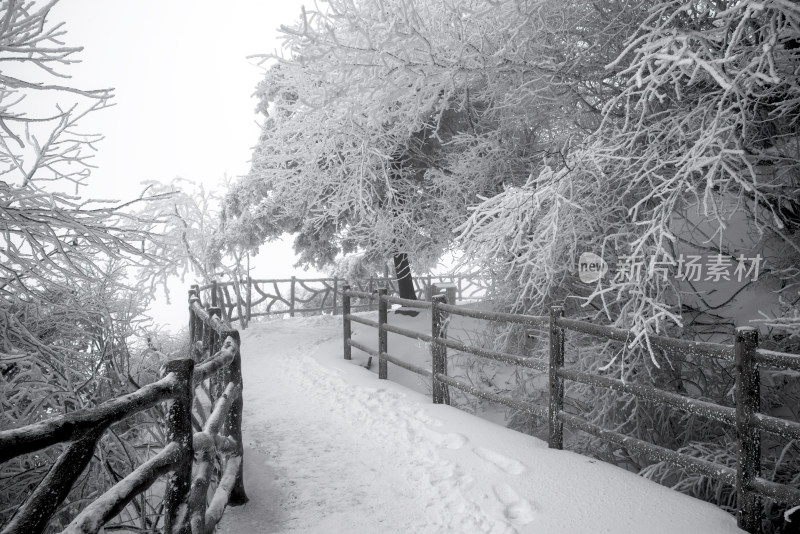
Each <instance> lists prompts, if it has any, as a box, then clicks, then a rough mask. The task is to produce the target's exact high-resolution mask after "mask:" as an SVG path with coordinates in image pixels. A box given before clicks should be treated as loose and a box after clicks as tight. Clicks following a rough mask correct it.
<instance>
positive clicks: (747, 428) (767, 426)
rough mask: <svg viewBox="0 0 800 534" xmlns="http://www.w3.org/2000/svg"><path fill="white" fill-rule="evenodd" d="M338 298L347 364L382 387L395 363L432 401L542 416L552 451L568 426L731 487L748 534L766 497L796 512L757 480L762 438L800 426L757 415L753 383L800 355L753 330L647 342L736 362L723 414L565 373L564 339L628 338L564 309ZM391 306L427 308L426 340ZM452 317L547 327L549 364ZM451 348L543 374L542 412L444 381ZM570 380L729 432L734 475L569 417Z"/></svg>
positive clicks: (796, 366)
mask: <svg viewBox="0 0 800 534" xmlns="http://www.w3.org/2000/svg"><path fill="white" fill-rule="evenodd" d="M354 298H357V299H362V300H363V299H372V300H374V301H376V302H377V307H378V320H377V321H373V320H371V319H367V318H366V317H364V316H362V315H353V314H352V309H351V308H350V306H349V304H350V299H354ZM341 300H342V307H343V310H344V312H343V330H344V358H345V359H346V360H349V359H351V357H352V349H353V348H356V349H359V350H361V351H363V352H366V353H367V354H370V355H371V356H373V357H376V358H378V378H380V379H386V378H387V377H388V369H387V367H388V365H387V364H388V363H389V362H391V363H393V364H395V365H398V366H400V367H402V368H404V369H407V370H409V371H412V372H414V373H417V374H419V375H422V376H425V377H428V378H430V380H431V386H432V387H431V389H432V397H433V402H434V403H447V404H449V398H450V395H449V391H448V388H449V387H453V388H456V389H459V390H461V391H464V392H466V393H469V394H471V395H475V396H477V397H479V398H482V399H486V400H489V401H492V402H497V403H500V404H503V405H505V406H509V407H512V408H515V409H517V410H520V411H522V412H527V413H530V414H533V415H535V416H538V417H541V418H543V419H544V420H546V421H547V422H548V444H549V446H550V447H551V448H554V449H562V448H563V446H564V426H565V425H566V426H567V427H569V428H572V429H576V430H580V431H583V432H586V433H588V434H590V435H592V436H595V437H597V438H600V439H601V440H604V441H606V442H608V443H613V444H615V445H618V446H622V447H625V448H626V449H628V450H629V451H632V452H636V453H640V454H642V455H644V456H646V457H648V458H650V459H651V460H653V461H658V462H665V463H668V464H670V465H673V466H675V467H679V468H682V469H685V470H686V471H687V472H690V473H696V474H701V475H705V476H707V477H709V478H711V479H713V480H715V481H721V482H724V483H727V484H730V485H731V486H734V487H735V488H736V493H737V507H738V510H737V522H738V524H739V526H740V528H742V529H744V530H746V531H748V532H760V529H761V519H760V516H761V498H762V497H769V498H771V499H773V500H775V501H778V502H782V503H784V504H787V505H789V506H797V505H800V489H798V488H796V487H792V486H788V485H783V484H777V483H775V482H771V481H768V480H766V479H764V478H762V477H761V432H762V431H764V432H769V433H771V434H773V435H776V436H779V437H781V438H783V439H785V440H787V441H789V440H800V423H797V422H794V421H788V420H785V419H779V418H776V417H772V416H769V415H766V414H763V413H761V412H760V380H759V367H760V366H770V367H775V368H779V369H787V370H793V371H800V356H798V355H794V354H787V353H780V352H773V351H768V350H763V349H760V348H758V331H757V330H755V329H753V328H750V327H742V328H737V329H736V335H735V338H734V344H733V345H722V344H717V343H705V342H697V341H687V340H681V339H674V338H667V337H661V336H650V337H649V344H650V346H651V347H653V348H661V349H671V350H678V351H684V352H686V353H691V354H694V355H697V356H707V357H711V358H721V359H724V360H728V361H731V362H734V363H735V375H736V376H735V380H736V386H735V401H736V405H735V407H729V406H722V405H717V404H714V403H711V402H706V401H702V400H698V399H693V398H691V397H687V396H683V395H679V394H676V393H672V392H668V391H664V390H661V389H657V388H654V387H650V386H644V385H638V384H632V383H628V382H623V381H622V380H618V379H615V378H610V377H608V376H602V375H597V374H591V373H586V372H583V371H579V370H577V369H570V368H566V367H565V366H564V345H565V341H566V332H567V331H573V332H579V333H582V334H586V335H591V336H597V337H600V338H603V339H606V340H614V341H619V342H628V341H629V340H630V332H628V331H626V330H621V329H618V328H613V327H609V326H601V325H597V324H593V323H588V322H584V321H576V320H571V319H567V318H565V317H564V316H563V308H561V307H557V306H556V307H552V308H551V311H550V315H549V316H534V315H517V314H508V313H495V312H487V311H479V310H473V309H468V308H462V307H457V306H454V305H450V304H447V301H446V298H445V297H444V296H441V295H439V296H434V297H433V298H432V299H431V301H430V302H425V301H415V300H406V299H400V298H397V297H393V296H390V295H388V292H387V290H386V289H378V290H377V291H376V292H374V293H370V292H364V291H356V290H352V289H350V288H349V287H347V286H345V287H343V289H342V299H341ZM390 304H399V305H402V306H404V307H412V308H418V309H429V310H430V311H431V330H430V333H428V332H416V331H412V330H408V329H405V328H401V327H398V326H396V325H392V324H389V323H388V309H389V305H390ZM449 315H458V316H462V317H471V318H475V319H483V320H488V321H498V322H507V323H516V324H522V325H529V326H538V327H545V328H547V330H548V332H549V349H550V350H549V361H543V360H539V359H535V358H528V357H522V356H518V355H514V354H506V353H502V352H496V351H492V350H488V349H484V348H478V347H473V346H469V345H466V344H464V343H461V342H459V341H455V340H452V339H448V337H447V328H446V325H447V324H448V323H449V318H448V316H449ZM352 322H356V323H359V324H364V325H367V326H371V327H374V328H376V329H377V330H378V348H377V350H375V349H373V348H371V347H369V346H367V345H365V344H363V343H359V342H357V341H354V340H353V339H351V333H352V324H351V323H352ZM389 332H392V333H394V334H399V335H402V336H406V337H410V338H412V339H418V340H421V341H424V342H426V343H429V344H430V347H431V354H432V362H431V368H430V369H425V368H422V367H419V366H417V365H414V364H411V363H409V362H405V361H403V360H401V359H399V358H397V357H395V356H392V355H391V354H390V353H389V348H388V339H387V337H388V333H389ZM448 348H451V349H454V350H457V351H459V352H463V353H469V354H473V355H475V356H479V357H482V358H487V359H490V360H494V361H498V362H504V363H508V364H511V365H516V366H520V367H526V368H530V369H535V370H538V371H542V372H546V373H547V374H548V377H549V391H548V393H549V403H548V406H547V407H544V406H536V405H534V404H532V403H529V402H525V401H524V400H520V399H514V398H510V397H507V396H502V395H498V394H496V393H491V392H487V391H483V390H481V389H479V388H476V387H475V386H473V385H472V384H469V383H466V382H463V381H461V380H458V379H456V378H453V377H451V376H448V375H447V349H448ZM567 380H569V381H573V382H578V383H581V384H587V385H589V386H593V387H595V388H605V389H608V390H612V391H614V392H617V393H621V394H626V395H633V396H635V397H637V398H640V399H644V400H647V401H651V402H653V403H657V404H661V405H666V406H669V407H671V408H676V409H680V410H685V411H687V412H689V413H692V414H695V415H699V416H702V417H706V418H709V419H712V420H714V421H717V422H719V423H721V424H726V425H730V426H732V427H734V428H735V430H736V436H737V440H738V446H737V451H738V458H737V463H736V467H735V468H732V467H728V466H725V465H721V464H717V463H713V462H709V461H706V460H702V459H699V458H695V457H692V456H688V455H686V454H681V453H679V452H676V451H674V450H671V449H667V448H664V447H661V446H658V445H655V444H652V443H648V442H645V441H642V440H639V439H636V438H633V437H630V436H626V435H624V434H621V433H619V432H616V431H614V430H609V429H606V428H603V427H601V426H598V425H596V424H594V423H591V422H590V421H588V420H586V419H584V418H582V417H580V415H576V414H571V413H567V412H566V411H564V386H565V381H567Z"/></svg>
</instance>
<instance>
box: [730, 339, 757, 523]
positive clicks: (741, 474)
mask: <svg viewBox="0 0 800 534" xmlns="http://www.w3.org/2000/svg"><path fill="white" fill-rule="evenodd" d="M757 347H758V330H756V329H755V328H752V327H740V328H737V329H736V338H735V341H734V349H733V350H734V361H735V364H736V433H737V434H738V438H739V441H738V444H737V466H736V507H737V512H736V522H737V524H738V525H739V528H741V529H742V530H746V531H747V532H751V533H755V532H760V531H761V528H760V527H761V497H759V495H758V494H757V493H755V492H752V491H750V489H749V486H750V484H751V483H752V481H753V480H754V479H755V478H756V477H757V476H759V475H760V474H761V431H760V430H759V429H758V428H755V427H754V426H752V425H751V420H752V417H753V414H755V413H756V412H758V411H759V410H760V409H761V383H760V376H759V371H758V366H757V364H756V362H755V361H754V356H755V352H756V348H757Z"/></svg>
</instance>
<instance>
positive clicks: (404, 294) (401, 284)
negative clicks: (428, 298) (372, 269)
mask: <svg viewBox="0 0 800 534" xmlns="http://www.w3.org/2000/svg"><path fill="white" fill-rule="evenodd" d="M394 272H395V276H397V290H398V292H399V293H400V298H403V299H410V300H417V292H416V291H415V290H414V279H413V278H411V265H410V264H409V263H408V254H406V253H405V252H398V253H396V254H395V255H394Z"/></svg>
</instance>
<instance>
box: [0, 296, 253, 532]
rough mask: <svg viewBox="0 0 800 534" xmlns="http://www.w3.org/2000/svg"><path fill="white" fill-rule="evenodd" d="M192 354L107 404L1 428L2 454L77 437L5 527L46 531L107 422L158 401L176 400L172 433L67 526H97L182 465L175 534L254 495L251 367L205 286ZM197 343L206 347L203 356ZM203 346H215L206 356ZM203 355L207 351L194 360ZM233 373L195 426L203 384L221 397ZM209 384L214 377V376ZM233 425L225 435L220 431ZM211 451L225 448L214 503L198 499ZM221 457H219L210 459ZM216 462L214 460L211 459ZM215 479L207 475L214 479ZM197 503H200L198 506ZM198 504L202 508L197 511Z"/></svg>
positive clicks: (175, 480) (168, 497)
mask: <svg viewBox="0 0 800 534" xmlns="http://www.w3.org/2000/svg"><path fill="white" fill-rule="evenodd" d="M189 298H190V302H189V313H190V321H189V325H190V328H189V330H190V347H191V349H190V356H192V358H190V359H182V360H180V359H179V360H170V361H168V362H167V363H166V364H165V366H164V368H163V371H162V375H163V376H162V378H161V379H160V380H158V381H157V382H154V383H152V384H148V385H146V386H144V387H142V388H139V389H138V390H136V391H134V392H132V393H128V394H126V395H121V396H119V397H116V398H114V399H111V400H108V401H106V402H104V403H102V404H99V405H98V406H94V407H91V408H87V409H83V410H79V411H75V412H72V413H69V414H65V415H61V416H57V417H53V418H50V419H48V420H46V421H41V422H38V423H34V424H31V425H27V426H24V427H20V428H12V429H9V430H4V431H2V432H0V462H5V461H7V460H9V459H12V458H15V457H17V456H19V455H22V454H26V453H32V452H35V451H37V450H41V449H43V448H45V447H48V446H51V445H54V444H57V443H60V442H65V441H66V442H70V445H69V446H68V447H67V448H66V450H65V451H64V452H63V453H62V454H61V456H60V457H59V458H58V460H57V461H56V462H55V463H54V464H53V466H52V467H51V469H50V470H49V472H48V473H47V474H46V475H45V477H44V479H43V480H42V482H41V483H40V484H39V485H38V486H37V487H36V489H34V491H33V492H32V493H31V495H30V496H29V497H28V499H27V500H26V501H25V503H24V504H23V505H22V506H20V508H19V509H18V510H17V511H16V513H15V514H14V516H13V517H12V518H11V520H10V521H9V522H8V523H7V524H6V525H4V527H3V530H2V534H17V533H19V534H23V533H24V534H37V533H40V532H42V531H43V530H44V529H45V528H46V526H47V523H48V521H49V519H50V517H51V516H52V515H53V513H54V512H55V511H56V510H57V509H58V507H59V506H60V505H61V503H62V501H63V500H64V499H65V498H66V496H67V494H68V493H69V491H70V489H71V487H72V485H73V484H74V482H75V480H76V479H77V478H78V476H79V475H80V473H81V472H82V471H83V470H84V468H85V467H86V466H87V465H88V463H89V461H90V460H91V458H92V457H93V455H94V450H95V447H96V446H97V443H98V441H99V440H100V438H101V436H102V434H103V432H104V431H105V430H106V429H107V428H108V427H109V426H110V425H111V424H112V423H115V422H117V421H121V420H123V419H126V418H128V417H130V416H132V415H134V414H137V413H139V412H141V411H143V410H146V409H148V408H152V407H154V406H156V405H157V404H159V403H161V402H164V401H168V400H171V401H172V403H171V405H170V408H169V411H168V416H167V419H166V421H165V423H166V426H167V436H168V438H169V440H170V441H169V442H168V443H167V444H166V445H165V446H164V448H163V449H162V450H161V451H160V452H159V453H157V454H156V455H155V456H153V457H152V458H150V459H148V460H147V461H145V462H144V463H142V464H141V465H139V466H138V467H136V468H135V469H134V470H133V471H132V472H131V473H130V474H128V475H127V476H125V477H124V478H122V480H120V481H119V482H117V483H116V484H115V485H114V486H112V487H111V488H110V489H109V490H108V491H107V492H106V493H104V494H103V495H101V496H100V497H98V498H97V499H95V500H94V501H93V502H92V503H90V504H89V505H88V506H86V507H85V508H84V509H83V510H82V511H81V512H80V513H79V514H78V515H77V516H76V517H75V518H74V519H73V520H72V522H71V523H70V524H69V526H68V527H67V528H66V530H65V531H64V532H67V533H69V534H78V533H80V534H87V533H95V532H98V531H99V530H100V529H101V528H102V527H103V526H104V525H105V524H106V523H107V522H108V521H109V520H111V519H112V518H113V517H115V516H116V515H117V514H119V513H120V512H121V511H122V510H124V509H125V507H126V506H127V505H128V504H129V503H130V502H131V501H132V500H133V499H134V498H135V497H136V496H137V495H139V494H141V493H142V492H143V491H145V490H146V489H147V488H149V487H150V486H151V485H152V484H153V483H154V482H155V481H156V480H157V479H158V478H159V477H160V476H162V475H164V474H166V473H169V472H174V473H173V475H172V476H170V477H169V479H168V480H167V486H166V492H165V497H164V499H165V505H164V507H163V509H164V531H165V532H169V533H171V534H174V533H178V534H189V533H192V534H195V533H197V532H202V533H205V532H211V531H212V530H213V529H214V526H215V525H216V524H217V522H218V521H219V519H220V517H221V516H222V513H223V511H224V509H225V506H227V505H235V504H243V503H245V502H247V495H246V493H245V491H244V481H243V480H244V479H243V472H242V466H243V463H242V452H243V448H242V435H241V434H242V429H241V416H242V397H241V391H242V373H241V352H240V346H241V341H240V336H239V332H238V331H237V330H235V329H233V328H231V327H230V325H229V324H227V323H226V322H225V321H224V320H223V319H222V318H221V317H220V313H219V310H218V309H217V310H215V309H214V308H204V307H203V306H202V303H201V302H200V299H199V298H198V295H197V288H196V287H195V288H193V289H192V291H190V292H189ZM198 348H199V354H200V356H198ZM203 354H208V355H209V356H208V357H207V358H203V356H202V355H203ZM195 359H197V360H198V363H197V365H196V366H195ZM222 375H224V380H225V381H226V383H227V387H226V388H225V391H224V392H221V395H219V398H218V399H217V402H216V406H215V408H214V410H213V411H212V412H211V414H210V415H209V416H208V417H207V420H206V422H205V426H204V429H203V432H200V433H194V432H193V430H192V425H193V413H194V412H195V410H194V409H193V408H194V407H197V409H196V411H197V413H199V414H201V417H204V416H203V415H202V414H204V413H205V410H204V409H203V408H202V404H200V403H195V389H196V388H197V387H198V386H200V388H201V389H203V390H207V391H209V392H210V393H209V394H210V395H211V396H212V397H213V396H214V395H215V393H214V391H216V390H217V389H219V384H220V380H221V378H222ZM207 383H208V384H210V385H208V384H207ZM221 428H224V429H225V432H226V435H223V434H221V433H220V429H221ZM195 447H197V448H198V449H199V450H201V452H203V453H204V454H205V455H206V456H208V455H210V454H222V455H223V457H224V459H223V468H222V470H221V473H220V484H219V486H218V488H217V491H216V493H215V495H214V496H213V498H212V500H211V503H210V506H209V507H208V508H207V507H206V503H205V494H203V499H202V502H199V501H200V500H198V502H197V503H194V502H193V503H190V502H189V494H190V488H191V483H192V471H193V457H194V454H193V453H194V449H195ZM207 463H208V464H213V462H207ZM209 469H210V468H209ZM206 487H207V485H206ZM191 504H196V505H197V508H198V509H199V512H198V511H197V510H194V509H190V505H191ZM192 512H194V514H192ZM198 513H199V515H200V516H201V517H202V518H203V521H201V525H200V526H199V530H197V529H194V530H193V529H192V524H191V522H190V520H189V519H190V516H192V517H195V516H197V515H198Z"/></svg>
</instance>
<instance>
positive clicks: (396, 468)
mask: <svg viewBox="0 0 800 534" xmlns="http://www.w3.org/2000/svg"><path fill="white" fill-rule="evenodd" d="M341 347H342V340H341V319H340V318H339V317H330V316H323V317H312V318H298V319H289V320H278V321H271V322H267V323H260V324H254V325H252V327H251V328H249V329H248V330H246V331H245V332H243V342H242V355H243V356H242V357H243V369H244V381H245V393H244V396H245V402H244V406H245V415H244V429H245V437H244V439H245V484H246V487H247V491H248V494H249V497H250V502H249V503H248V504H247V505H246V506H243V507H239V508H229V509H228V510H227V511H226V512H225V516H224V518H223V521H222V524H221V525H220V528H219V531H220V532H224V533H229V534H254V533H260V532H265V533H266V532H286V533H289V532H297V533H299V532H303V533H306V532H308V533H312V532H319V533H336V532H348V533H351V532H365V533H383V532H388V533H392V532H397V533H443V532H452V533H473V532H474V533H482V532H483V533H512V532H541V533H548V534H551V533H560V532H563V533H570V534H577V533H582V532H586V533H589V532H591V533H592V534H595V533H599V532H610V533H615V534H616V533H626V532H630V533H638V532H648V533H674V532H680V533H697V534H713V533H734V532H737V533H738V532H741V531H740V530H738V529H737V528H736V525H735V521H734V519H733V517H731V516H730V515H728V514H726V513H725V512H723V511H721V510H719V509H717V508H716V507H714V506H711V505H708V504H705V503H702V502H699V501H697V500H694V499H691V498H689V497H686V496H684V495H681V494H679V493H677V492H674V491H672V490H669V489H666V488H663V487H661V486H658V485H657V484H654V483H651V482H649V481H646V480H644V479H642V478H639V477H637V476H635V475H633V474H631V473H627V472H625V471H623V470H620V469H617V468H615V467H612V466H610V465H606V464H603V463H600V462H596V461H595V460H592V459H590V458H586V457H583V456H580V455H577V454H573V453H570V452H565V451H553V450H550V449H548V448H547V445H546V444H545V443H543V442H542V441H541V440H538V439H536V438H532V437H530V436H526V435H523V434H520V433H517V432H514V431H511V430H508V429H505V428H502V427H500V426H497V425H494V424H492V423H490V422H488V421H484V420H482V419H479V418H477V417H474V416H471V415H469V414H466V413H464V412H461V411H459V410H457V409H454V408H451V407H448V406H435V405H432V404H430V398H429V397H428V396H425V395H422V394H420V393H417V392H414V391H411V390H409V389H406V388H404V387H403V386H400V385H398V384H396V383H393V382H391V381H378V380H377V378H376V377H375V374H374V373H373V372H370V371H367V370H366V369H364V368H363V367H359V366H358V365H356V364H355V363H354V362H355V361H356V360H353V361H352V362H345V361H344V360H342V358H341V350H342V349H341ZM420 350H426V348H425V347H424V346H421V347H420ZM390 373H391V370H390Z"/></svg>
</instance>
